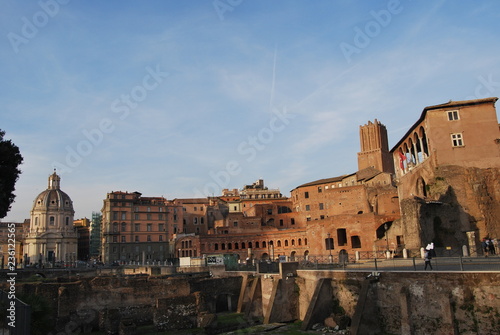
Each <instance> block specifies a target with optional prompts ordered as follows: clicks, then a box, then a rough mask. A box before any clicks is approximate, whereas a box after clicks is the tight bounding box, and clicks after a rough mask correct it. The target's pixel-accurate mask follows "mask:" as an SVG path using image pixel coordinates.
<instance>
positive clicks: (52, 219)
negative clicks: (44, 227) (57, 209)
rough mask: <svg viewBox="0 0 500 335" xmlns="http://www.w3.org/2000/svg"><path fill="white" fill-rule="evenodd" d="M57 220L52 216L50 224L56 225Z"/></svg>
mask: <svg viewBox="0 0 500 335" xmlns="http://www.w3.org/2000/svg"><path fill="white" fill-rule="evenodd" d="M55 220H56V219H55V217H53V216H51V217H50V219H49V224H50V225H51V226H53V225H54V224H55Z"/></svg>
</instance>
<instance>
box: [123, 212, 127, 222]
mask: <svg viewBox="0 0 500 335" xmlns="http://www.w3.org/2000/svg"><path fill="white" fill-rule="evenodd" d="M126 219H127V213H125V212H122V220H126Z"/></svg>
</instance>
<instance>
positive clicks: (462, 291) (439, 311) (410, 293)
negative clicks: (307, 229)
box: [296, 270, 500, 335]
mask: <svg viewBox="0 0 500 335" xmlns="http://www.w3.org/2000/svg"><path fill="white" fill-rule="evenodd" d="M298 275H299V278H297V280H296V283H297V285H298V286H299V291H300V298H299V301H298V304H299V315H300V318H301V319H302V320H303V319H304V318H305V316H306V314H307V311H308V309H310V308H312V307H313V306H310V305H309V303H310V302H311V298H312V296H313V294H314V292H315V289H316V286H317V285H318V284H319V283H320V280H319V279H320V278H328V279H329V280H331V286H332V287H331V292H332V296H331V300H332V302H331V304H330V306H331V313H332V314H337V315H338V314H339V313H344V314H345V315H346V316H347V317H349V318H350V319H354V317H355V313H356V311H358V309H357V304H358V302H359V301H360V296H359V294H360V292H361V286H362V284H363V283H364V282H365V281H368V280H369V279H366V277H367V276H368V273H362V272H351V273H347V272H331V271H330V272H329V271H303V270H302V271H301V270H299V271H298ZM368 285H369V288H368V292H367V296H366V302H365V304H366V306H365V308H364V312H363V313H362V315H360V316H359V319H360V324H359V325H358V326H359V328H358V329H359V330H358V334H378V333H383V334H408V335H410V334H497V333H498V331H499V329H500V273H498V272H495V273H488V272H481V273H458V272H457V273H437V272H434V273H430V272H429V273H422V272H420V273H417V272H409V273H404V274H402V273H396V272H384V273H381V275H380V277H379V278H378V280H373V277H371V281H370V283H369V284H368ZM361 310H363V309H361Z"/></svg>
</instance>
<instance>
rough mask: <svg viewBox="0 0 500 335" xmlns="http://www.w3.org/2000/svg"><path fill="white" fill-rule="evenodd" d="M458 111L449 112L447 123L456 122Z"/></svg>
mask: <svg viewBox="0 0 500 335" xmlns="http://www.w3.org/2000/svg"><path fill="white" fill-rule="evenodd" d="M458 119H459V117H458V111H449V112H448V121H455V120H458Z"/></svg>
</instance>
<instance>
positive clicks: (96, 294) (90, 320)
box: [16, 275, 241, 333]
mask: <svg viewBox="0 0 500 335" xmlns="http://www.w3.org/2000/svg"><path fill="white" fill-rule="evenodd" d="M240 286H241V277H226V278H206V277H205V278H203V277H199V276H198V277H197V276H196V275H185V276H176V277H150V276H147V275H143V276H123V277H95V278H83V279H79V280H76V279H75V280H74V281H69V280H68V279H67V278H66V279H65V280H64V282H63V280H62V279H61V278H60V279H59V281H53V282H37V283H17V284H16V294H17V295H18V296H23V295H36V296H38V297H39V298H40V299H43V300H45V301H46V302H47V303H49V305H50V307H51V308H50V310H51V312H50V313H51V315H50V316H49V318H50V319H51V320H52V321H53V323H54V325H55V330H56V332H55V333H57V331H62V330H64V329H71V330H72V331H76V330H79V331H84V330H85V331H90V330H92V329H93V330H101V331H109V332H111V333H113V332H116V333H117V332H118V328H119V327H120V323H122V321H124V322H125V321H127V320H133V323H134V324H136V325H146V324H155V325H156V326H157V328H158V329H175V328H176V327H179V328H192V327H196V326H197V320H198V319H197V317H198V315H201V314H213V313H216V312H219V311H225V310H226V311H227V310H230V309H232V310H235V309H236V305H237V299H238V295H239V290H240Z"/></svg>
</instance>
